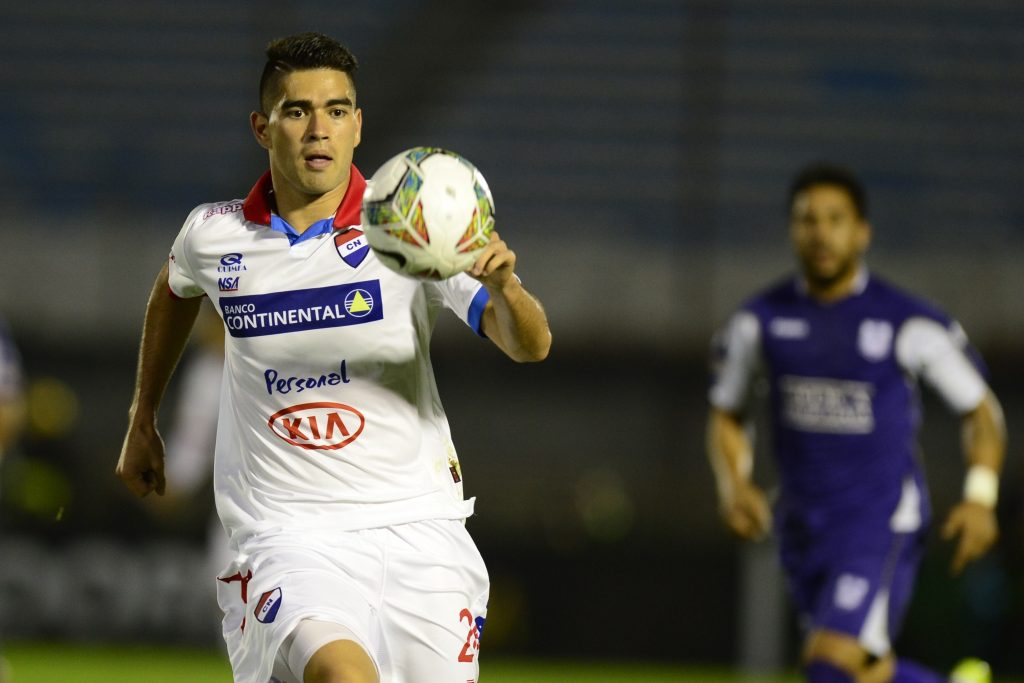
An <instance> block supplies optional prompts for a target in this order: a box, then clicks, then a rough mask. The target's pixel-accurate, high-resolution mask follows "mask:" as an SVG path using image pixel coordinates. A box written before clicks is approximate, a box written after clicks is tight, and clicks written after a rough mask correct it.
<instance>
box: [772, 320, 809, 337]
mask: <svg viewBox="0 0 1024 683" xmlns="http://www.w3.org/2000/svg"><path fill="white" fill-rule="evenodd" d="M768 332H769V333H770V334H771V335H772V336H773V337H776V338H778V339H804V338H806V337H807V335H809V334H810V333H811V326H810V324H809V323H808V322H807V321H806V320H804V319H802V318H772V321H771V322H770V323H768Z"/></svg>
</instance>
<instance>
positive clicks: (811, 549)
mask: <svg viewBox="0 0 1024 683" xmlns="http://www.w3.org/2000/svg"><path fill="white" fill-rule="evenodd" d="M789 229H790V238H791V240H792V243H793V247H794V250H795V252H796V256H797V260H798V262H799V266H800V273H799V275H797V276H796V277H790V278H788V279H786V280H784V281H782V282H780V283H777V284H775V285H774V286H771V287H769V288H768V289H766V290H764V291H762V292H760V293H759V294H757V295H756V296H754V297H753V298H751V299H750V300H749V301H747V302H746V303H745V304H744V305H743V306H742V307H741V308H740V309H739V311H737V312H736V313H735V314H734V315H733V316H732V318H731V319H730V320H729V322H728V323H727V325H726V326H725V328H724V329H723V330H722V331H721V332H720V333H719V334H718V335H717V336H716V338H715V343H714V356H715V357H714V377H713V381H712V386H711V390H710V395H709V399H710V402H711V409H710V415H709V420H708V442H707V446H708V454H709V458H710V460H711V464H712V467H713V470H714V473H715V477H716V480H717V486H718V497H719V504H720V511H721V514H722V517H723V519H724V521H725V524H726V526H727V527H728V528H729V529H730V530H731V531H732V532H733V533H735V534H737V535H738V536H740V537H742V538H745V539H758V538H761V537H763V536H764V535H766V534H767V533H768V532H769V529H770V528H772V527H773V526H774V529H775V531H776V532H777V534H778V537H779V542H780V548H781V561H782V565H783V568H784V570H785V573H786V576H787V582H788V587H789V591H790V594H791V596H792V598H793V600H794V602H795V603H796V607H797V609H798V610H799V612H800V614H801V617H802V620H803V624H804V626H805V628H806V632H805V638H806V639H805V643H804V648H803V666H804V670H805V672H806V676H807V680H809V681H811V683H849V682H853V681H856V682H857V683H886V682H888V681H895V682H896V683H937V682H939V681H946V680H952V681H955V682H956V683H975V682H977V681H987V680H988V679H989V674H988V671H987V666H985V665H984V664H983V663H982V662H979V661H978V660H969V661H968V663H967V664H966V665H964V666H959V667H957V669H956V670H954V672H953V674H952V675H951V677H947V676H945V675H942V674H938V673H935V672H933V671H930V670H928V669H926V668H924V667H922V666H920V665H918V664H915V663H913V662H910V661H907V660H905V659H900V658H897V657H896V656H895V655H894V653H893V652H892V647H891V641H892V639H894V638H895V636H896V635H897V634H898V633H899V629H900V624H901V620H902V617H903V615H904V613H905V611H906V608H907V606H908V604H909V602H910V597H911V593H912V589H913V584H914V578H915V574H916V571H917V567H918V564H919V562H920V558H921V551H922V548H923V544H924V539H925V535H926V533H927V530H928V527H929V523H930V517H931V510H930V506H929V500H928V491H927V488H926V485H925V479H924V475H923V472H922V469H921V464H920V462H919V460H918V453H917V445H916V432H917V429H918V425H919V422H920V404H919V400H918V394H917V380H923V382H924V383H925V384H926V385H928V386H929V387H930V388H931V389H932V390H934V391H935V392H936V393H937V394H938V395H939V396H940V397H941V398H942V399H943V400H944V401H945V402H946V404H947V405H948V406H949V407H950V409H951V410H953V411H954V412H955V413H957V414H958V415H960V418H961V420H962V425H963V434H964V448H965V455H966V459H967V475H966V480H965V484H964V494H963V500H962V501H961V502H960V503H959V504H957V505H956V506H955V507H954V508H953V510H952V511H951V512H950V513H949V516H948V517H947V519H946V522H945V524H944V525H943V527H942V536H943V537H944V538H946V539H951V540H953V542H954V543H955V545H956V549H955V553H954V556H953V566H952V569H953V571H954V572H955V573H959V572H960V571H961V570H962V569H963V568H964V566H965V565H966V564H967V563H969V562H971V561H973V560H975V559H977V558H978V557H980V556H981V555H982V554H983V553H985V552H986V551H987V550H988V549H989V548H990V547H991V546H992V544H993V543H994V542H995V541H996V538H997V536H998V533H999V530H998V525H997V522H996V516H995V505H996V498H997V495H998V489H999V473H1000V470H1001V467H1002V461H1003V455H1004V451H1005V442H1006V437H1005V429H1004V425H1003V418H1002V411H1001V409H1000V406H999V402H998V401H997V400H996V397H995V396H994V395H993V393H992V391H991V390H990V389H989V387H988V385H987V383H986V381H985V379H984V378H983V374H982V372H981V370H980V369H979V367H978V362H977V360H976V357H975V356H974V354H973V352H972V351H971V349H970V348H969V346H968V343H967V339H966V336H965V334H964V332H963V330H962V329H961V328H960V326H959V325H958V324H957V323H956V322H955V321H954V320H952V319H950V318H949V317H947V316H946V315H945V314H944V313H942V312H941V311H940V310H938V309H936V308H935V307H933V306H932V305H930V304H929V303H927V302H925V301H923V300H921V299H919V298H917V297H914V296H911V295H909V294H907V293H905V292H903V291H901V290H899V289H897V288H895V287H893V286H892V285H890V284H888V283H887V282H885V281H884V280H881V279H879V278H878V277H876V276H875V275H874V274H872V273H870V272H869V271H868V270H867V268H866V266H865V264H864V254H865V252H866V251H867V248H868V245H869V243H870V240H871V226H870V225H869V223H868V217H867V200H866V195H865V191H864V188H863V186H862V185H861V183H860V181H859V180H858V179H857V178H856V177H855V176H854V175H853V174H852V173H850V172H849V171H848V170H846V169H844V168H841V167H837V166H831V165H814V166H810V167H807V168H805V169H803V170H802V171H800V172H799V173H798V174H797V175H796V177H795V179H794V180H793V183H792V186H791V188H790V193H789ZM760 379H764V380H766V381H767V386H768V396H769V405H770V410H769V413H770V418H771V424H772V431H773V448H772V450H773V452H774V455H775V459H776V463H777V467H778V471H779V478H780V484H781V486H780V489H781V495H780V498H779V500H778V503H777V505H776V506H775V511H774V512H775V518H774V521H773V519H772V510H771V509H770V507H769V504H768V502H767V499H766V497H765V494H764V492H763V491H762V490H761V489H760V488H759V487H758V486H757V485H756V484H755V483H754V482H753V481H752V480H751V473H752V458H753V455H752V454H753V448H752V437H751V435H750V433H749V432H748V430H747V418H748V417H749V412H748V411H749V409H750V398H751V394H752V393H753V391H752V390H753V388H754V385H755V383H756V382H757V381H759V380H760Z"/></svg>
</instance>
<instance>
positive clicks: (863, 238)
mask: <svg viewBox="0 0 1024 683" xmlns="http://www.w3.org/2000/svg"><path fill="white" fill-rule="evenodd" d="M789 233H790V237H791V238H792V240H793V246H794V247H795V249H796V254H797V257H798V258H799V260H800V265H801V267H802V269H803V272H804V276H805V277H806V278H807V279H808V280H809V281H810V283H811V284H812V285H816V286H820V287H828V286H830V285H832V284H834V283H837V282H842V281H845V280H847V279H852V278H853V277H854V276H855V275H856V272H857V269H858V268H859V267H860V260H861V257H862V256H863V254H864V252H865V250H867V247H868V244H869V242H870V239H871V228H870V227H869V226H868V223H867V221H865V220H864V219H863V218H862V217H861V216H860V214H859V213H857V207H856V206H855V205H854V203H853V200H852V199H851V198H850V195H849V194H847V192H846V191H845V190H843V189H842V188H841V187H837V186H835V185H813V186H811V187H809V188H807V189H806V190H804V191H803V192H800V193H799V194H797V196H796V197H795V198H794V199H793V205H792V207H791V211H790V220H789Z"/></svg>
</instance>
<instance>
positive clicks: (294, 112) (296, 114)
mask: <svg viewBox="0 0 1024 683" xmlns="http://www.w3.org/2000/svg"><path fill="white" fill-rule="evenodd" d="M302 114H303V111H302V110H301V109H289V110H287V111H286V112H285V113H284V115H285V117H286V118H289V119H301V118H302Z"/></svg>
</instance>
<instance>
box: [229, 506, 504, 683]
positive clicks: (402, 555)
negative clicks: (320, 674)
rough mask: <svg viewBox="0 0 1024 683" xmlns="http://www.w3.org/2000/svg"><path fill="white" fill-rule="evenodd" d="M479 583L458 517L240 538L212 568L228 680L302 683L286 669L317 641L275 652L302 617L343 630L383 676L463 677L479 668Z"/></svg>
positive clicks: (480, 574) (484, 590)
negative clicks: (235, 551)
mask: <svg viewBox="0 0 1024 683" xmlns="http://www.w3.org/2000/svg"><path fill="white" fill-rule="evenodd" d="M488 589H489V582H488V578H487V570H486V568H485V567H484V563H483V559H482V558H481V557H480V553H479V551H477V549H476V545H475V544H474V543H473V540H472V539H471V538H470V536H469V532H467V531H466V528H465V525H464V524H463V522H462V521H459V520H441V519H438V520H426V521H422V522H413V523H410V524H401V525H397V526H393V527H383V528H379V529H366V530H362V531H348V532H323V531H316V532H297V533H296V532H277V533H272V534H264V535H262V536H259V537H256V538H253V539H250V540H249V541H247V542H246V543H245V545H244V546H243V547H242V548H240V553H239V556H238V557H237V558H236V559H235V561H234V562H232V563H231V565H230V566H229V567H228V568H227V570H226V571H225V572H223V573H222V574H221V575H220V578H219V581H218V587H217V600H218V602H219V603H220V606H221V609H222V610H223V611H224V621H223V628H224V639H225V641H226V642H227V649H228V656H229V657H230V659H231V667H232V669H233V671H234V678H235V681H236V683H267V681H268V680H269V679H270V677H271V674H273V675H274V676H275V677H276V678H279V679H280V680H281V681H283V683H301V677H297V676H295V675H293V674H291V673H290V669H294V668H303V669H304V667H305V662H308V660H309V657H310V656H312V654H313V652H315V650H316V649H317V648H318V647H319V645H317V644H316V643H315V642H314V643H313V645H312V646H311V645H310V644H309V643H310V642H311V641H309V640H305V641H304V644H303V643H300V644H299V645H300V647H301V649H302V650H307V649H311V651H309V652H308V653H304V654H301V655H296V653H295V652H294V651H290V652H287V653H284V654H283V655H282V653H281V652H280V650H281V646H282V644H283V643H284V642H285V639H286V638H287V637H288V636H289V635H290V634H291V633H292V631H293V629H294V628H295V626H296V625H297V624H298V623H299V622H300V621H302V620H314V621H319V622H328V623H329V624H336V625H338V626H341V627H343V628H344V629H348V632H350V633H351V634H352V638H351V640H355V641H356V642H358V643H359V644H361V645H362V646H363V648H364V649H365V650H366V652H367V654H368V655H369V656H370V659H371V660H373V663H374V665H375V666H376V667H377V671H378V672H379V673H380V680H381V683H448V682H451V683H466V682H468V681H476V680H477V678H478V675H479V670H480V667H479V662H478V656H479V651H480V636H481V634H482V632H483V627H484V621H485V620H486V617H487V597H488ZM328 642H329V641H328ZM323 644H326V642H325V643H321V644H320V645H323ZM288 645H289V647H288V648H286V649H289V650H291V649H292V646H293V645H295V644H294V643H292V642H291V641H289V644H288ZM288 655H290V656H288ZM303 659H304V660H305V662H303V661H299V660H303ZM275 660H276V662H277V666H276V667H275ZM288 664H291V666H290V667H289V666H288Z"/></svg>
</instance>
